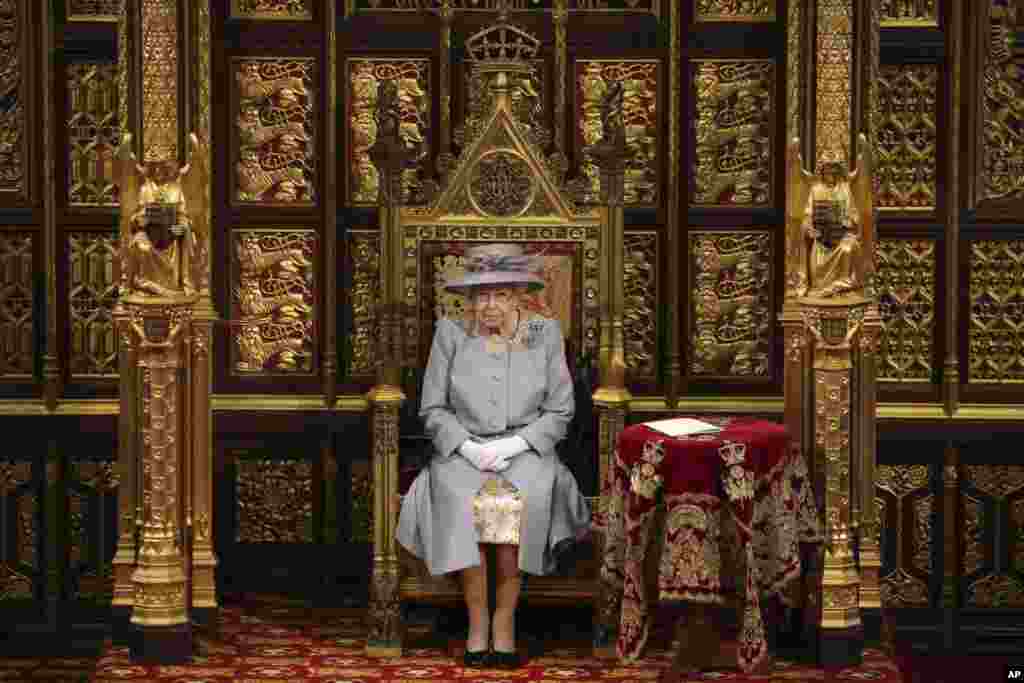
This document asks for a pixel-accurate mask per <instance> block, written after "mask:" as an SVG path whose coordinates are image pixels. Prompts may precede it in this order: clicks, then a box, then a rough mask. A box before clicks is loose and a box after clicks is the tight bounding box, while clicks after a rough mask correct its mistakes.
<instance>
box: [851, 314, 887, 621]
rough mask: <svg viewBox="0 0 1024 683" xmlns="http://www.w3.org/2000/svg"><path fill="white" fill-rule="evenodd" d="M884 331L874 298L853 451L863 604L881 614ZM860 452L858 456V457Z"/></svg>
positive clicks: (863, 339)
mask: <svg viewBox="0 0 1024 683" xmlns="http://www.w3.org/2000/svg"><path fill="white" fill-rule="evenodd" d="M881 335H882V317H881V315H880V314H879V311H878V301H877V299H874V298H872V299H871V300H870V301H869V303H868V306H867V310H866V312H865V314H864V321H863V323H862V328H861V331H860V343H859V345H858V346H859V351H860V353H859V355H858V364H857V368H858V372H859V374H860V377H859V396H860V406H858V412H857V415H858V417H859V418H860V432H859V436H860V438H859V440H858V448H859V449H860V453H859V454H856V453H855V454H854V457H855V458H857V460H858V462H859V464H860V468H859V470H858V472H857V477H858V479H859V481H858V482H857V484H859V489H858V491H857V496H858V498H859V500H860V505H859V508H860V528H859V530H858V535H859V548H860V551H859V560H860V574H861V577H860V578H861V586H860V608H861V610H873V615H874V614H880V612H881V609H882V594H881V573H882V549H881V547H879V534H878V532H879V525H880V524H881V520H879V519H878V509H877V508H876V507H875V463H876V460H877V446H878V431H877V428H876V423H875V419H876V418H875V415H876V413H877V409H878V393H877V392H878V390H877V384H876V381H875V380H876V377H877V374H878V345H879V343H880V341H881ZM858 456H859V457H858Z"/></svg>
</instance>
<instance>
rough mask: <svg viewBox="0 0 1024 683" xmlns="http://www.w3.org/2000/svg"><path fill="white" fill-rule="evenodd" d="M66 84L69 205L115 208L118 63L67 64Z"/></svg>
mask: <svg viewBox="0 0 1024 683" xmlns="http://www.w3.org/2000/svg"><path fill="white" fill-rule="evenodd" d="M66 82H67V89H68V123H67V128H68V150H67V153H68V178H67V201H68V206H116V205H117V203H118V193H117V185H116V184H115V183H114V155H115V153H116V152H117V148H118V145H120V144H121V126H120V122H119V121H118V119H117V112H118V106H117V64H116V63H115V62H100V63H74V64H69V65H68V67H67V80H66Z"/></svg>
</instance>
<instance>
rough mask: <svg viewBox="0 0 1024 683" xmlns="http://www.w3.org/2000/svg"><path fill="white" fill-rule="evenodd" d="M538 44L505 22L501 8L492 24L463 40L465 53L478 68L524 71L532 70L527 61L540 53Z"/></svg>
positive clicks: (520, 30)
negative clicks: (494, 22) (496, 20)
mask: <svg viewBox="0 0 1024 683" xmlns="http://www.w3.org/2000/svg"><path fill="white" fill-rule="evenodd" d="M540 46H541V41H540V40H538V39H537V38H535V37H534V36H533V35H531V34H529V33H527V32H526V31H524V30H523V29H521V28H519V27H518V26H513V25H512V24H510V23H508V19H507V13H506V12H505V11H502V12H501V13H500V14H499V16H498V22H497V23H496V24H494V25H493V26H490V27H488V28H485V29H483V30H482V31H478V32H477V33H474V34H473V35H472V36H470V37H469V38H468V39H467V40H466V56H467V59H468V61H469V62H470V63H471V64H472V66H473V67H474V68H476V69H479V70H481V71H486V72H492V73H493V72H496V71H505V72H508V73H525V72H529V71H532V70H533V65H532V64H531V61H532V60H534V59H536V58H537V55H538V54H540Z"/></svg>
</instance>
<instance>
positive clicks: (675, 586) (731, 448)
mask: <svg viewBox="0 0 1024 683" xmlns="http://www.w3.org/2000/svg"><path fill="white" fill-rule="evenodd" d="M701 419H703V420H705V421H710V422H715V423H716V424H718V425H719V426H720V427H721V428H722V431H720V432H718V433H716V434H714V435H699V436H693V437H684V438H672V437H667V436H665V435H663V434H660V433H659V432H656V431H654V430H652V429H649V428H647V427H645V426H643V425H635V426H632V427H629V428H627V429H626V430H624V431H623V432H622V434H621V435H620V437H619V442H618V444H617V446H618V447H617V449H616V453H615V462H614V465H613V468H614V472H613V474H612V476H611V477H609V481H608V482H607V484H606V485H607V486H609V487H610V489H611V490H609V491H606V492H605V495H604V496H603V498H604V499H605V500H607V501H608V507H607V508H606V509H605V510H603V511H601V513H600V514H599V516H598V519H597V520H595V521H596V524H597V526H598V527H599V528H601V529H602V530H603V531H604V534H605V539H606V540H605V557H604V562H603V565H602V568H601V577H602V580H603V581H604V582H605V584H606V586H607V589H608V590H610V591H612V594H613V595H615V596H617V597H618V596H621V603H620V604H621V623H620V626H619V640H618V644H617V649H618V654H619V657H621V658H623V659H626V660H633V659H636V658H638V657H639V656H640V655H641V654H642V651H643V648H644V645H645V644H646V642H647V636H648V632H649V630H650V625H651V621H652V614H651V609H650V606H649V601H648V596H647V595H646V594H645V593H646V590H645V586H644V570H643V568H644V561H645V559H646V553H647V549H648V547H650V545H651V544H649V543H648V541H649V540H650V531H651V526H652V524H651V522H652V520H653V513H654V511H655V509H656V507H657V503H658V500H659V498H660V499H662V500H663V502H664V504H665V507H666V519H665V531H664V535H665V538H664V544H663V551H662V556H661V560H660V566H659V572H658V591H659V594H658V596H657V598H658V601H659V602H661V603H673V602H676V603H678V602H681V601H693V602H700V603H711V604H722V602H723V582H722V574H723V572H722V571H721V569H722V564H723V562H727V563H734V565H733V566H736V565H737V564H738V565H739V566H741V567H742V570H741V571H742V572H743V574H742V575H741V576H742V578H743V579H744V587H743V596H744V598H743V610H744V613H743V621H742V626H741V630H740V636H739V665H740V668H741V669H743V670H744V671H747V672H749V671H752V670H754V669H755V668H757V667H758V666H759V665H760V664H761V663H762V662H763V660H764V659H765V658H766V657H767V655H768V648H767V642H766V640H765V634H764V622H763V620H762V617H761V607H760V597H761V595H771V594H778V595H779V596H780V597H781V598H782V599H784V600H785V595H784V593H783V590H782V589H783V588H784V587H785V585H786V584H787V583H788V582H789V581H791V580H793V579H795V578H796V577H798V576H799V575H800V552H799V544H800V543H820V542H821V540H822V538H821V526H820V521H819V518H818V513H817V508H816V505H815V502H814V495H813V491H812V488H811V486H810V483H809V480H808V473H807V468H806V464H805V463H804V458H803V457H801V456H800V454H799V453H797V452H795V451H794V450H793V449H792V448H791V446H790V439H789V434H788V433H787V431H786V428H785V427H783V426H781V425H778V424H775V423H772V422H766V421H763V420H754V419H741V418H718V419H713V420H708V419H707V418H701ZM722 513H725V514H722ZM730 541H732V542H730ZM723 548H725V552H723ZM730 550H731V552H730ZM723 555H725V557H723ZM738 578H739V577H738Z"/></svg>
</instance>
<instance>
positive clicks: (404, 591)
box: [367, 17, 624, 656]
mask: <svg viewBox="0 0 1024 683" xmlns="http://www.w3.org/2000/svg"><path fill="white" fill-rule="evenodd" d="M515 39H518V40H515ZM538 47H539V41H537V40H536V39H535V38H534V37H533V36H530V35H529V34H527V33H525V32H523V31H521V30H520V29H518V28H516V27H514V26H511V25H509V24H508V23H507V22H506V21H505V18H504V17H502V18H501V19H499V22H498V24H497V25H495V26H494V27H492V28H489V29H486V30H484V31H481V32H480V33H478V34H477V35H476V36H473V37H472V38H471V39H470V40H469V41H467V49H468V52H469V54H470V57H471V61H472V62H473V66H474V68H476V69H479V72H480V73H481V75H484V76H486V77H488V78H489V80H490V85H491V93H492V95H493V97H492V98H491V108H490V110H489V111H486V112H481V113H479V114H476V115H471V116H470V117H468V118H467V121H466V124H465V126H464V127H463V128H462V130H460V131H457V137H458V138H461V139H460V144H461V147H462V152H461V154H460V156H459V158H458V159H455V160H452V161H451V163H448V164H439V166H441V168H439V169H438V170H439V171H440V173H441V176H442V183H441V187H439V188H437V191H436V193H435V194H434V196H433V198H432V201H430V202H429V204H428V205H427V206H424V207H409V206H401V204H402V188H401V172H402V169H403V168H404V164H405V163H406V159H407V158H408V156H407V152H406V150H405V149H403V148H402V146H401V143H400V141H398V139H397V136H392V137H391V138H390V139H389V137H388V134H389V131H390V129H391V128H395V126H390V125H388V124H389V114H388V112H387V107H389V106H391V105H389V104H388V102H387V100H388V98H389V97H390V94H388V93H385V94H384V95H383V96H382V99H383V100H384V102H383V103H381V102H380V101H379V106H380V109H379V111H378V118H379V120H380V121H381V123H379V130H380V131H381V133H379V134H378V142H377V145H376V150H371V156H373V157H374V159H375V163H377V166H378V169H379V171H380V174H381V177H382V178H384V179H386V182H385V183H382V189H384V190H385V191H383V192H382V195H383V199H382V206H381V221H382V225H381V235H382V249H381V253H382V257H383V258H382V260H383V263H382V266H381V273H382V275H381V299H382V300H383V301H384V302H385V303H384V305H383V306H382V310H381V316H380V318H379V320H380V321H381V337H382V339H381V344H380V346H379V350H380V357H382V358H383V362H382V363H381V366H380V368H379V370H378V381H377V385H376V386H375V387H374V388H373V390H372V391H371V392H370V394H369V397H368V398H369V401H370V405H371V429H372V430H373V432H372V438H373V463H374V496H375V498H374V550H373V578H372V582H371V591H372V594H371V607H370V625H369V626H370V628H369V637H368V639H367V653H368V654H370V655H376V656H397V655H399V654H400V653H401V649H402V635H403V634H402V629H401V615H400V612H401V605H402V603H403V602H413V601H417V602H430V603H461V601H462V597H461V592H460V590H459V587H458V585H457V584H456V583H455V581H454V580H453V579H451V578H449V577H439V578H434V577H431V576H430V575H429V574H428V573H427V571H426V568H425V567H424V566H423V564H422V563H421V562H420V561H418V560H416V559H415V558H412V557H411V556H408V555H406V554H405V553H404V551H400V549H399V548H398V547H397V544H396V543H395V538H394V531H395V527H396V523H397V520H398V511H399V508H400V500H401V498H400V485H399V481H400V479H402V480H405V481H404V482H403V483H404V484H406V485H407V484H408V481H409V479H410V478H409V477H408V476H407V475H403V474H401V473H400V467H401V465H400V453H399V413H400V410H399V408H400V406H401V405H402V404H403V402H404V401H406V400H408V399H409V398H412V397H409V396H407V393H406V391H405V390H404V387H403V382H402V376H403V370H408V369H410V368H415V369H418V368H422V367H423V366H424V364H425V362H426V357H427V351H428V350H429V348H430V342H431V337H432V335H433V327H434V323H435V321H436V319H437V317H439V316H443V315H458V314H459V302H458V300H457V299H456V298H455V297H451V296H449V295H447V294H445V293H443V291H442V289H441V287H440V285H441V284H443V282H444V279H445V277H446V276H447V275H448V273H446V272H445V271H446V270H447V269H450V268H458V267H459V255H460V253H461V251H462V250H463V249H464V248H465V247H466V246H468V245H469V244H470V243H478V242H523V243H525V246H526V249H527V251H528V252H533V253H537V252H539V251H543V252H544V255H543V257H542V259H543V261H544V263H545V265H546V266H549V267H548V268H547V269H546V270H547V272H545V273H544V276H545V277H546V278H549V285H548V287H546V288H545V290H544V292H542V295H544V296H545V297H546V298H545V299H542V300H539V301H538V302H536V303H537V305H538V306H539V307H541V306H545V305H546V306H548V307H550V308H549V309H548V310H546V311H544V315H547V316H551V317H559V318H561V319H562V325H563V329H564V330H566V331H567V334H568V339H567V351H568V352H569V355H570V359H571V361H572V360H575V358H576V357H579V356H581V355H587V356H590V357H595V358H597V357H599V358H600V359H601V383H602V385H603V384H605V383H606V382H607V380H608V377H609V376H610V375H613V374H614V373H609V372H608V368H609V367H610V364H611V363H610V359H612V358H615V357H617V358H620V359H621V357H622V351H621V348H619V350H618V353H617V354H616V347H621V314H618V329H619V332H620V334H619V335H618V337H617V338H618V343H616V335H614V334H612V329H613V327H614V325H613V321H614V319H615V318H616V315H617V311H618V307H617V306H616V305H615V302H621V300H622V295H621V291H619V292H615V291H613V290H614V289H618V290H621V289H622V283H621V278H611V277H609V274H610V273H612V272H621V265H619V266H618V267H616V264H621V263H622V259H621V247H622V238H621V235H618V237H617V238H616V235H615V234H614V233H615V229H614V228H615V226H616V225H618V226H619V231H620V232H621V220H620V221H616V220H615V219H614V212H612V211H610V210H609V209H608V208H607V207H587V208H581V207H580V206H578V205H577V204H576V203H575V202H574V201H573V199H571V198H570V195H571V194H572V193H570V191H569V188H568V187H566V184H565V182H564V174H565V168H566V163H565V157H564V156H563V155H561V154H560V153H556V154H553V155H551V156H550V157H546V156H545V155H544V153H543V151H542V148H543V146H544V145H545V144H546V141H547V139H548V138H547V136H546V134H545V132H543V131H540V130H538V129H537V128H536V127H531V126H529V125H526V124H524V123H522V122H520V121H519V120H517V118H516V115H515V113H514V109H513V107H512V98H511V96H510V90H511V83H512V82H513V79H514V77H515V75H516V74H521V73H523V70H525V69H529V68H531V67H530V65H529V61H530V59H532V58H533V57H534V56H536V53H537V50H538ZM392 120H393V119H392ZM383 185H386V186H387V187H386V188H383ZM619 213H621V210H620V212H619ZM612 245H618V250H616V249H614V248H613V247H612ZM616 254H618V258H617V260H616ZM577 386H578V387H579V385H577ZM409 393H411V392H409ZM622 394H623V392H622V391H618V392H616V391H612V392H611V395H613V396H620V395H622ZM608 395H609V392H608V391H605V392H604V393H602V387H599V388H598V390H597V392H595V396H594V398H595V402H596V404H597V409H598V411H599V412H600V411H602V410H606V404H607V400H606V399H607V396H608ZM602 397H604V399H605V401H604V402H602ZM579 398H580V397H577V412H580V411H579V403H580V400H579ZM414 408H415V406H408V409H407V410H408V412H415V411H414ZM620 408H621V407H619V406H617V407H616V408H615V411H616V412H615V415H616V416H617V417H616V419H614V420H613V422H614V423H615V424H620V425H621V422H622V414H623V413H624V411H623V410H621V409H620ZM601 422H602V425H604V424H605V423H606V422H607V421H606V420H601ZM620 428H621V427H620ZM416 429H417V430H418V429H420V427H418V426H417V427H416ZM611 431H614V430H608V429H604V430H603V431H602V434H601V436H602V438H601V441H602V442H607V441H608V439H607V438H606V437H609V436H611V438H614V435H613V434H611ZM606 432H607V433H606ZM607 451H608V449H607V448H603V449H600V452H599V453H598V452H590V453H571V454H568V459H569V460H570V463H567V464H570V465H571V467H570V469H573V470H575V471H577V472H580V471H581V470H580V467H579V466H580V465H581V464H582V465H583V466H586V465H587V464H589V466H590V467H592V468H594V469H593V470H592V471H594V472H595V474H597V476H596V477H593V476H591V477H586V476H583V477H578V478H582V479H584V480H587V479H589V482H588V483H589V484H590V485H589V486H588V485H587V483H585V482H584V481H581V482H580V485H581V487H582V488H583V490H584V492H585V493H591V494H593V493H596V492H598V491H603V490H604V486H603V481H604V478H605V476H606V473H607V471H608V464H607V462H598V459H599V456H600V458H602V459H605V460H607V458H609V457H610V453H608V452H607ZM563 452H564V449H563ZM409 474H414V472H410V473H409ZM595 478H596V480H597V481H594V479H595ZM588 488H590V489H591V490H590V491H587V489H588ZM592 508H593V510H594V512H595V513H596V512H597V511H598V510H599V509H600V500H599V499H592ZM599 545H600V543H599V542H598V543H595V552H599V547H598V546H599ZM598 566H599V562H598V561H596V558H595V561H593V562H591V561H582V562H579V563H578V564H577V566H576V567H575V568H574V569H573V570H572V571H571V572H570V575H569V576H561V577H559V576H551V577H530V578H529V580H528V581H527V582H526V585H525V586H524V592H523V600H524V602H525V603H528V604H533V605H536V604H545V603H547V604H550V603H563V604H564V603H570V604H574V605H579V604H581V603H582V604H586V603H590V604H593V605H595V606H597V605H598V603H599V602H600V600H597V599H596V598H597V597H598V594H599V590H600V582H599V577H598V574H597V567H598Z"/></svg>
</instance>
